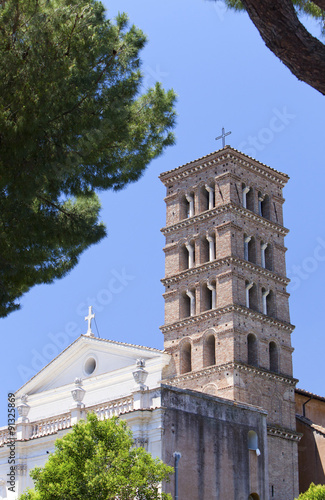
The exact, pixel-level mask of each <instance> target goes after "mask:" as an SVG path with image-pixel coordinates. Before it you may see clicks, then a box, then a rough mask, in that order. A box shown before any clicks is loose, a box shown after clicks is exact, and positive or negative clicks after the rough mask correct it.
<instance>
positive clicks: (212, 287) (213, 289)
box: [207, 282, 217, 309]
mask: <svg viewBox="0 0 325 500" xmlns="http://www.w3.org/2000/svg"><path fill="white" fill-rule="evenodd" d="M207 287H208V289H209V290H211V295H212V301H211V302H212V304H211V305H212V309H215V308H216V307H217V292H216V285H213V284H212V283H209V282H208V283H207Z"/></svg>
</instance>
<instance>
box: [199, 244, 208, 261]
mask: <svg viewBox="0 0 325 500" xmlns="http://www.w3.org/2000/svg"><path fill="white" fill-rule="evenodd" d="M200 254H201V259H200V260H201V264H204V263H205V262H209V242H208V240H207V239H206V238H202V239H201V246H200Z"/></svg>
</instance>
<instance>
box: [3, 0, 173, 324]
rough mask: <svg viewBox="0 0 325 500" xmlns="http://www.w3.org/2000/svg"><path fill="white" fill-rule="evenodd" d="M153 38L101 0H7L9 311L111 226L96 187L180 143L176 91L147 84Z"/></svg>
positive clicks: (123, 181)
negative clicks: (145, 52)
mask: <svg viewBox="0 0 325 500" xmlns="http://www.w3.org/2000/svg"><path fill="white" fill-rule="evenodd" d="M145 42H146V38H145V36H144V34H143V33H142V31H141V30H140V29H138V28H136V27H135V26H129V25H128V19H127V16H126V14H121V15H119V16H118V17H117V19H116V20H115V21H114V22H113V21H111V20H109V19H106V17H105V11H104V7H103V6H102V4H101V3H100V2H98V1H96V0H89V1H88V0H78V1H77V0H4V1H3V2H1V5H0V74H1V79H0V316H6V315H7V314H8V313H9V312H11V311H13V310H15V309H17V308H18V307H19V304H18V303H17V299H18V298H19V297H20V296H21V295H22V294H23V293H24V292H26V291H27V290H28V289H30V288H31V287H32V286H33V285H35V284H38V283H50V282H52V281H53V280H55V279H56V278H61V277H62V276H64V275H65V274H66V273H67V272H68V271H69V270H71V269H72V267H73V266H75V265H76V263H77V262H78V257H79V256H80V254H81V252H83V251H84V250H85V249H86V248H87V247H89V245H91V244H94V243H97V242H98V241H100V240H101V238H103V237H104V236H105V227H104V225H103V224H102V223H100V222H99V211H100V203H99V200H98V197H97V193H98V192H99V191H100V190H104V189H114V190H118V189H122V188H123V187H124V186H126V185H127V184H128V183H130V182H134V181H136V180H137V179H139V177H140V176H141V175H142V173H143V172H144V170H145V168H146V166H147V165H148V164H149V162H150V161H151V160H152V159H153V158H155V157H156V156H157V155H159V154H161V153H162V152H163V150H164V149H165V148H166V147H167V146H169V145H171V144H173V142H174V136H173V134H172V132H171V129H172V128H173V126H174V122H175V112H174V109H173V106H174V102H175V94H174V92H173V91H167V92H166V91H164V90H163V89H162V88H161V86H160V85H159V84H158V83H157V84H156V85H155V87H154V88H151V89H149V90H146V91H145V90H144V89H143V88H142V80H143V77H142V74H141V71H140V64H141V62H140V58H139V52H140V50H141V49H142V48H143V47H144V45H145Z"/></svg>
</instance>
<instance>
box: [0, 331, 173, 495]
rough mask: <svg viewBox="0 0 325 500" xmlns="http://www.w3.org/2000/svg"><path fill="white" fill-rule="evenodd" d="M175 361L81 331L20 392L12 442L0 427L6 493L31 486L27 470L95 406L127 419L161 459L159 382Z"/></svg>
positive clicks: (1, 487) (1, 482) (104, 414)
mask: <svg viewBox="0 0 325 500" xmlns="http://www.w3.org/2000/svg"><path fill="white" fill-rule="evenodd" d="M169 361H170V355H169V354H166V353H164V352H163V351H160V350H158V349H151V348H147V347H141V346H135V345H131V344H124V343H119V342H114V341H110V340H105V339H99V338H95V337H94V336H93V335H92V334H88V335H81V336H80V337H79V338H78V339H77V340H75V341H74V342H73V343H72V344H71V345H70V346H69V347H67V348H66V349H65V350H64V351H63V352H62V353H61V354H59V355H58V356H57V357H56V358H55V359H54V360H53V361H51V362H50V363H49V364H48V365H47V366H45V367H44V368H43V369H42V370H41V371H40V372H39V373H38V374H37V375H35V376H34V377H33V378H31V379H30V380H29V381H28V382H27V383H26V384H24V385H23V386H22V387H21V388H20V389H19V390H18V391H17V392H16V405H17V407H18V410H19V414H20V416H19V418H18V420H17V421H16V426H15V436H14V437H15V443H14V445H13V446H12V447H10V439H11V438H10V435H9V432H8V427H1V428H0V498H3V499H8V500H14V499H17V498H18V497H19V495H20V494H21V493H22V492H23V491H24V490H25V489H26V488H27V487H32V486H33V483H32V480H31V479H30V477H29V471H30V470H31V469H33V468H34V467H35V466H43V465H44V463H45V462H46V459H47V457H48V454H49V453H51V452H53V450H54V442H55V440H56V439H57V438H58V437H61V436H63V435H64V434H65V433H66V432H68V431H69V429H70V428H71V426H72V425H73V424H74V423H76V422H77V421H78V420H80V419H81V418H85V416H86V414H87V412H89V411H94V412H95V413H96V414H97V415H98V417H99V418H101V419H104V418H108V417H111V416H113V415H119V416H121V417H122V418H123V419H125V420H126V421H127V422H128V424H129V425H130V427H131V429H132V431H133V437H134V439H135V443H136V444H137V445H141V446H144V447H145V448H146V449H147V450H148V451H149V452H151V453H152V455H153V456H155V457H159V458H162V441H161V437H162V415H163V410H162V408H161V397H160V396H161V391H160V381H161V379H162V370H163V368H164V367H165V366H166V365H168V363H169ZM11 450H12V456H14V460H15V462H14V465H11V464H10V463H8V461H10V451H11ZM10 468H11V469H10ZM10 472H11V478H10V476H8V473H10ZM10 479H11V481H13V482H11V483H10ZM13 490H14V491H13Z"/></svg>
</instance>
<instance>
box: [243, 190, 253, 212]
mask: <svg viewBox="0 0 325 500" xmlns="http://www.w3.org/2000/svg"><path fill="white" fill-rule="evenodd" d="M242 196H243V207H244V208H247V209H248V210H251V211H252V212H254V189H253V188H251V187H249V186H246V184H242Z"/></svg>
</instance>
